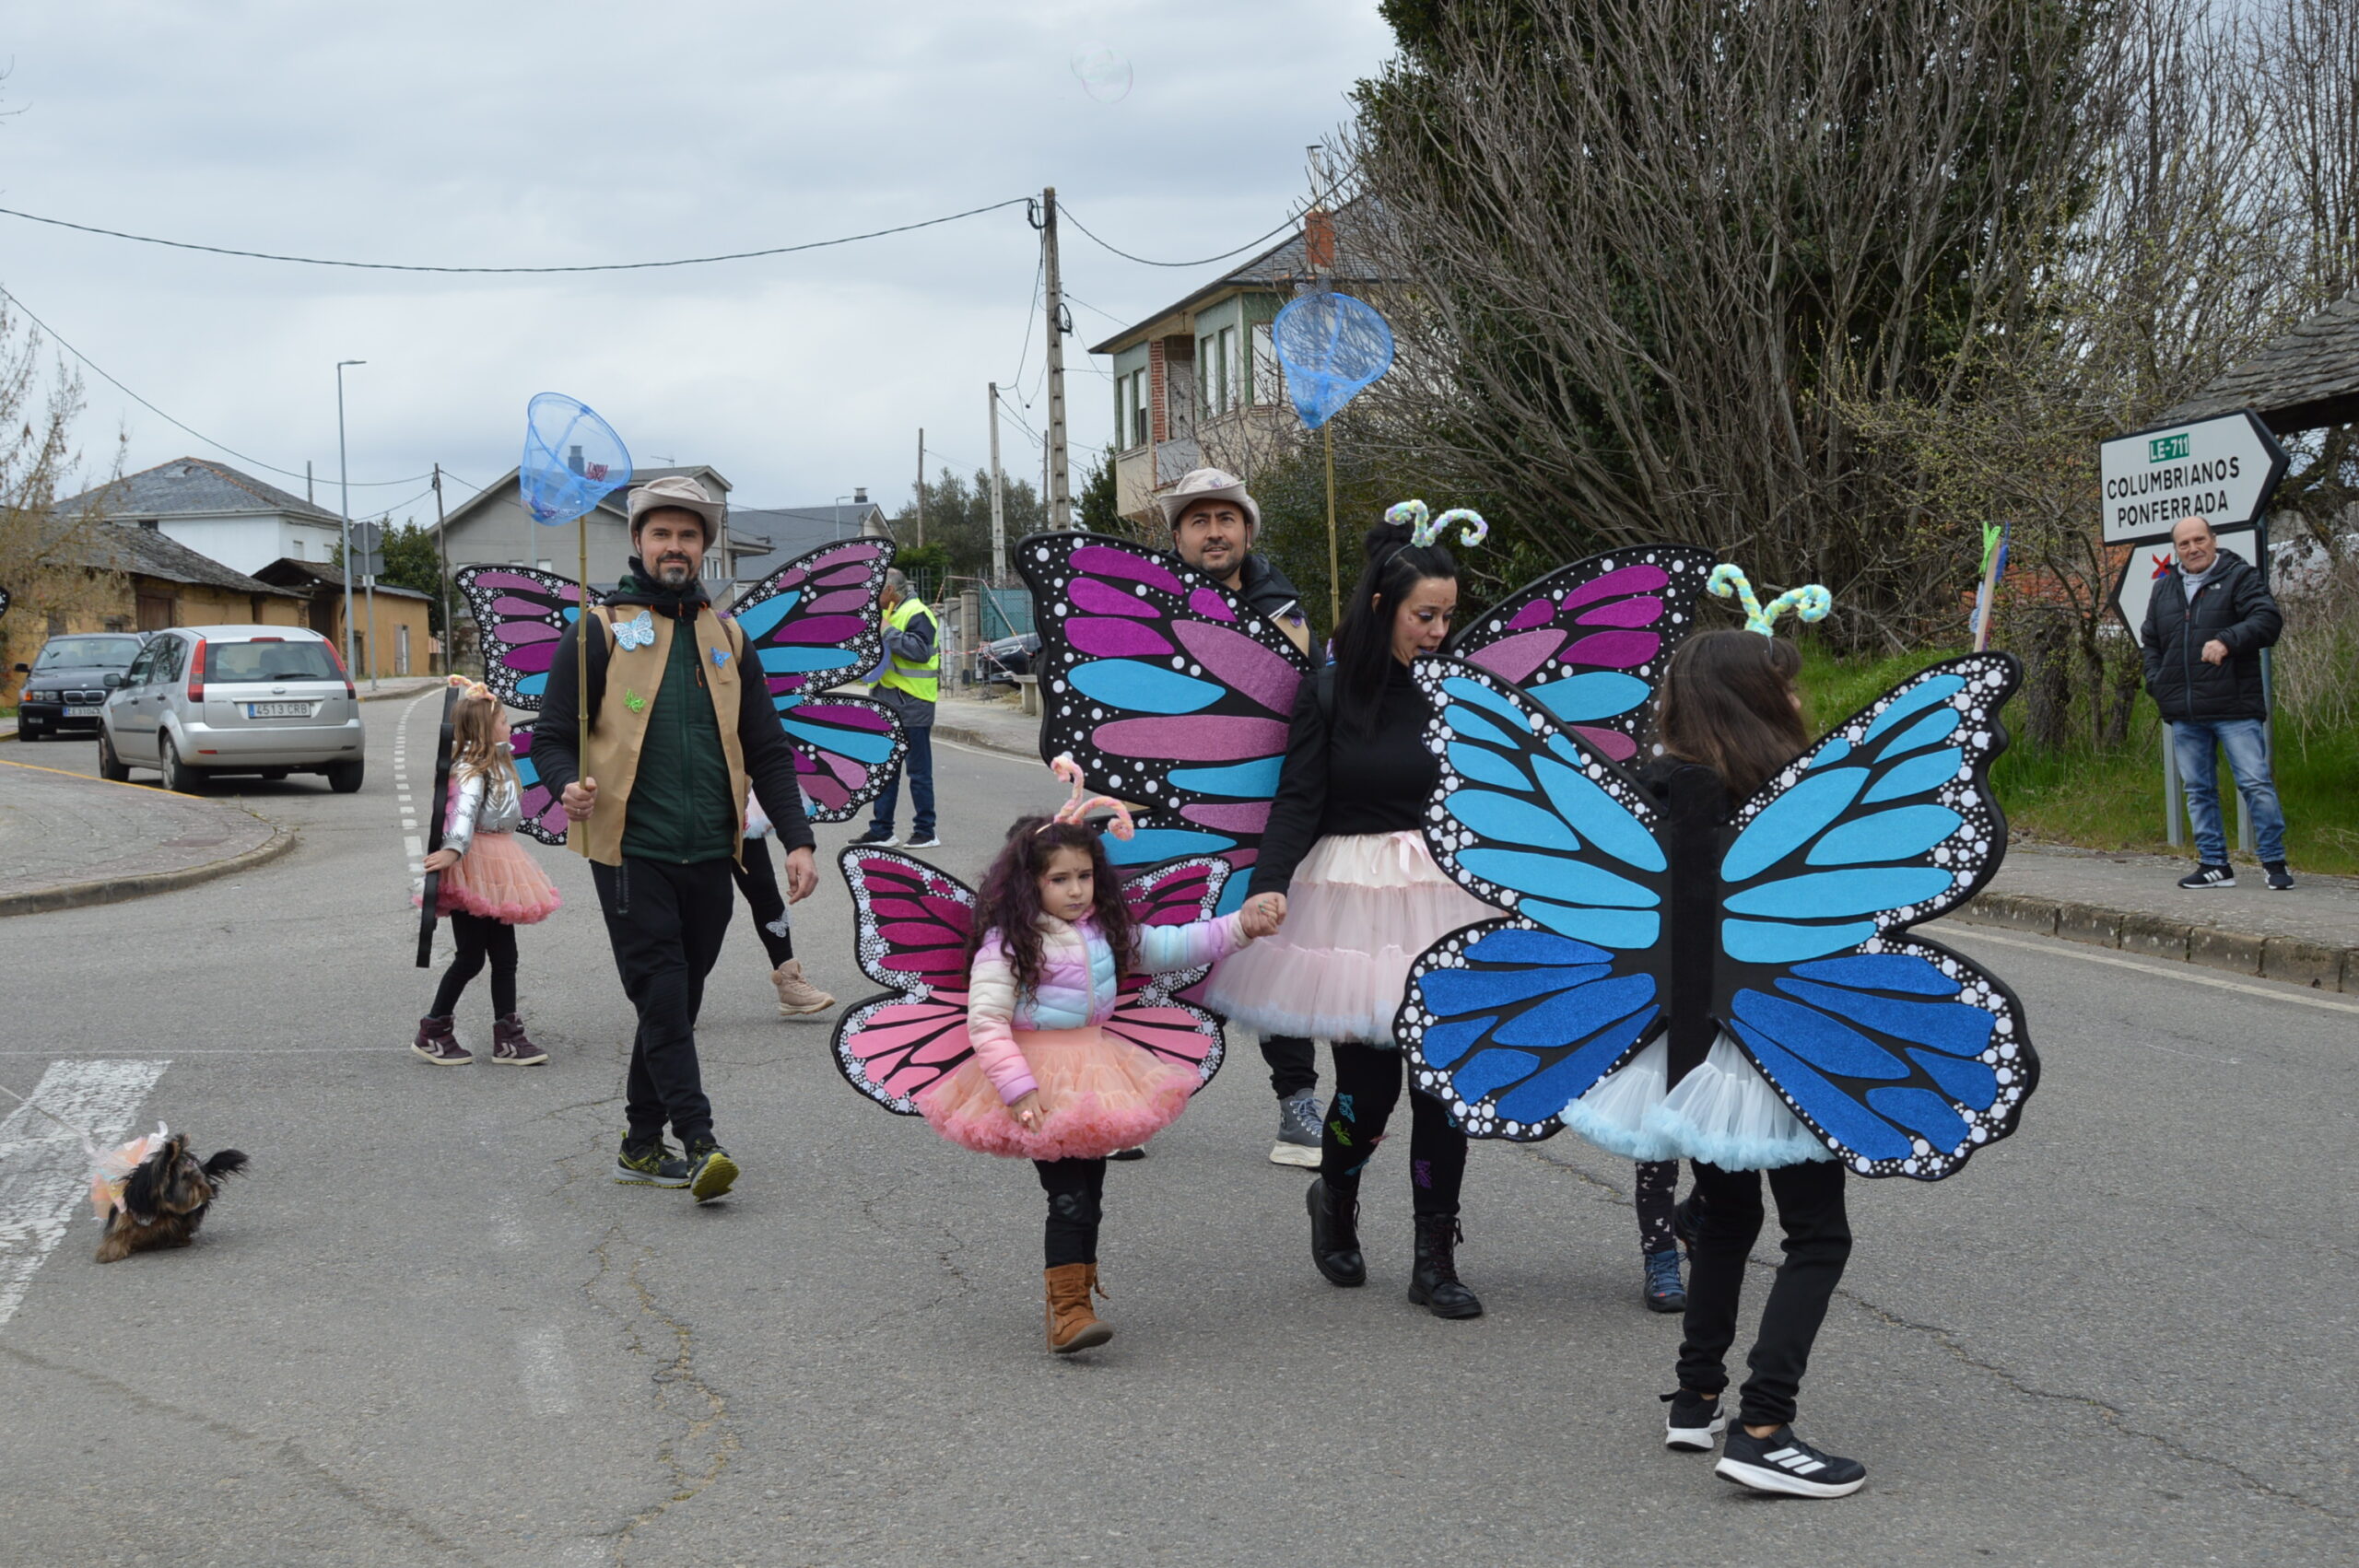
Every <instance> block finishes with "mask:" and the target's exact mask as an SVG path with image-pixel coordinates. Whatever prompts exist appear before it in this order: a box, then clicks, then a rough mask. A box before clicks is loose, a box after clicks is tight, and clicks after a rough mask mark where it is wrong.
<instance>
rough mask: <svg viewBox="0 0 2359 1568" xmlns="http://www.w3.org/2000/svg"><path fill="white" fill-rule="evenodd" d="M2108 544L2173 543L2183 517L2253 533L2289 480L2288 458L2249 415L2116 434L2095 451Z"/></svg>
mask: <svg viewBox="0 0 2359 1568" xmlns="http://www.w3.org/2000/svg"><path fill="white" fill-rule="evenodd" d="M2097 466H2098V469H2099V470H2100V472H2101V473H2102V474H2103V476H2104V481H2105V542H2106V543H2107V544H2138V543H2142V542H2143V541H2145V540H2148V539H2168V538H2169V537H2170V536H2171V529H2172V528H2173V527H2174V526H2176V525H2177V522H2178V520H2179V519H2181V518H2183V517H2200V518H2202V519H2204V520H2205V521H2208V522H2210V523H2211V524H2212V532H2217V533H2224V532H2227V531H2228V530H2229V529H2232V528H2244V527H2248V526H2249V525H2250V524H2252V523H2253V522H2254V521H2257V520H2258V519H2259V516H2260V513H2261V509H2262V508H2264V507H2266V506H2268V505H2269V497H2270V496H2271V493H2273V492H2274V491H2275V490H2276V488H2277V482H2278V480H2280V479H2282V478H2283V477H2284V476H2285V453H2284V451H2283V449H2282V448H2280V447H2279V446H2278V444H2277V441H2276V439H2275V438H2274V437H2272V436H2271V435H2270V433H2269V427H2267V426H2265V425H2263V424H2262V423H2261V422H2260V421H2259V419H2258V418H2256V417H2254V415H2252V414H2251V413H2250V412H2249V411H2248V412H2245V413H2241V414H2230V415H2224V416H2223V417H2221V418H2218V419H2203V420H2199V421H2197V422H2196V423H2195V424H2192V425H2165V426H2163V427H2159V428H2156V429H2153V430H2141V431H2139V432H2138V433H2137V434H2135V435H2130V436H2117V437H2115V438H2114V439H2112V440H2109V441H2104V442H2101V443H2099V444H2098V447H2097Z"/></svg>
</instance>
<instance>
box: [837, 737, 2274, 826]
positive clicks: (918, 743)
mask: <svg viewBox="0 0 2359 1568" xmlns="http://www.w3.org/2000/svg"><path fill="white" fill-rule="evenodd" d="M901 733H902V734H903V735H905V736H907V737H908V738H909V743H910V756H909V761H908V762H907V763H906V764H905V765H904V766H906V768H907V769H908V772H909V775H910V818H911V820H910V837H912V838H931V837H933V726H932V725H928V726H926V727H925V728H924V729H922V730H909V729H905V730H903V731H901ZM2273 798H2274V797H2272V799H2273ZM900 801H901V775H900V773H899V772H898V771H897V772H896V773H895V774H894V775H893V777H892V778H888V779H886V781H885V792H884V793H883V794H881V795H879V796H877V797H876V811H875V814H874V816H872V817H871V818H870V819H869V826H870V827H871V828H872V829H873V830H874V831H877V832H882V833H890V832H892V831H893V813H894V810H895V809H896V808H897V807H898V805H899V804H900Z"/></svg>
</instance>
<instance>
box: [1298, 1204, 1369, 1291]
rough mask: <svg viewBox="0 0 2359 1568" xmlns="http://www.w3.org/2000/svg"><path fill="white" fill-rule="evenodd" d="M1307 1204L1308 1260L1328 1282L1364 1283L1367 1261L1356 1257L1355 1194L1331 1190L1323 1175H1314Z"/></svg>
mask: <svg viewBox="0 0 2359 1568" xmlns="http://www.w3.org/2000/svg"><path fill="white" fill-rule="evenodd" d="M1309 1205H1310V1260H1311V1262H1313V1263H1315V1264H1317V1265H1318V1266H1319V1271H1320V1273H1321V1274H1323V1275H1325V1276H1326V1279H1327V1282H1328V1283H1329V1284H1331V1285H1365V1284H1367V1261H1366V1260H1365V1259H1363V1258H1361V1257H1360V1231H1359V1223H1360V1202H1359V1194H1358V1193H1356V1192H1351V1193H1334V1192H1330V1191H1329V1190H1328V1189H1327V1182H1326V1179H1325V1178H1324V1177H1320V1178H1317V1179H1314V1180H1313V1181H1312V1182H1311V1184H1310V1190H1309Z"/></svg>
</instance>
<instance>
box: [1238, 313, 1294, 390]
mask: <svg viewBox="0 0 2359 1568" xmlns="http://www.w3.org/2000/svg"><path fill="white" fill-rule="evenodd" d="M1285 395H1286V382H1285V372H1284V371H1282V370H1281V369H1279V368H1278V345H1277V340H1276V338H1275V337H1274V336H1273V332H1272V328H1271V323H1269V322H1254V323H1253V380H1252V382H1251V384H1250V386H1249V387H1248V388H1247V389H1246V401H1247V402H1248V403H1255V404H1263V405H1268V404H1278V403H1283V402H1285Z"/></svg>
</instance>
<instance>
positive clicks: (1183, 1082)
mask: <svg viewBox="0 0 2359 1568" xmlns="http://www.w3.org/2000/svg"><path fill="white" fill-rule="evenodd" d="M1015 1042H1016V1044H1017V1045H1018V1046H1020V1047H1023V1050H1024V1062H1025V1065H1026V1066H1027V1067H1028V1068H1030V1069H1031V1070H1032V1077H1033V1081H1034V1082H1037V1083H1039V1086H1040V1098H1041V1100H1042V1101H1043V1102H1044V1103H1045V1104H1046V1105H1047V1106H1048V1107H1049V1114H1048V1116H1047V1117H1045V1118H1044V1119H1043V1120H1042V1121H1041V1123H1040V1125H1039V1127H1038V1128H1036V1129H1032V1130H1029V1131H1027V1130H1026V1129H1025V1128H1024V1127H1023V1125H1022V1124H1021V1123H1019V1122H1018V1121H1017V1120H1016V1119H1015V1117H1014V1116H1012V1115H1010V1114H1009V1112H1008V1108H1007V1106H1006V1104H1005V1102H1003V1100H1001V1098H1000V1097H999V1090H998V1089H997V1088H995V1087H993V1085H992V1081H991V1079H990V1078H989V1077H987V1076H986V1075H985V1074H984V1072H983V1070H982V1068H981V1066H980V1064H979V1063H978V1062H977V1061H976V1060H975V1059H974V1058H972V1057H969V1058H968V1059H967V1060H966V1061H964V1062H962V1063H960V1064H959V1066H958V1068H957V1071H954V1072H952V1073H951V1074H950V1076H949V1077H947V1078H945V1079H944V1080H943V1081H942V1082H939V1083H937V1084H935V1085H934V1086H933V1088H931V1089H929V1090H927V1091H926V1092H925V1093H924V1094H921V1095H919V1096H918V1109H919V1111H920V1112H921V1113H922V1114H923V1115H924V1117H925V1119H926V1125H928V1126H929V1127H931V1128H933V1129H934V1130H935V1131H936V1132H939V1133H940V1134H942V1136H943V1137H945V1138H947V1139H949V1140H950V1141H952V1142H953V1143H957V1144H962V1145H964V1146H965V1147H967V1148H968V1149H972V1150H974V1151H976V1152H977V1153H982V1154H999V1155H1003V1156H1006V1157H1008V1158H1011V1159H1026V1160H1097V1159H1103V1158H1104V1157H1105V1156H1107V1155H1109V1154H1110V1153H1114V1151H1116V1150H1117V1149H1132V1148H1135V1147H1137V1146H1138V1145H1139V1144H1142V1143H1144V1142H1145V1141H1147V1140H1148V1139H1149V1138H1151V1137H1153V1136H1154V1135H1155V1134H1156V1133H1158V1132H1160V1131H1162V1130H1163V1129H1165V1128H1167V1127H1168V1126H1170V1125H1171V1124H1172V1123H1173V1122H1174V1121H1177V1120H1178V1119H1179V1118H1180V1112H1181V1111H1183V1110H1186V1109H1187V1108H1188V1096H1189V1095H1191V1094H1194V1093H1195V1092H1196V1085H1197V1083H1198V1082H1199V1079H1198V1077H1197V1074H1196V1073H1195V1071H1193V1070H1191V1069H1186V1068H1180V1067H1175V1066H1173V1065H1172V1064H1171V1063H1169V1062H1167V1061H1165V1060H1164V1059H1162V1058H1160V1057H1157V1056H1153V1055H1150V1054H1149V1053H1147V1052H1145V1051H1143V1050H1141V1049H1140V1048H1139V1047H1136V1046H1133V1045H1132V1044H1130V1043H1129V1042H1128V1041H1125V1040H1121V1039H1117V1038H1115V1037H1114V1036H1110V1035H1109V1034H1107V1033H1106V1032H1105V1031H1104V1030H1103V1029H1101V1028H1096V1027H1092V1028H1086V1029H1018V1030H1016V1031H1015Z"/></svg>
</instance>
